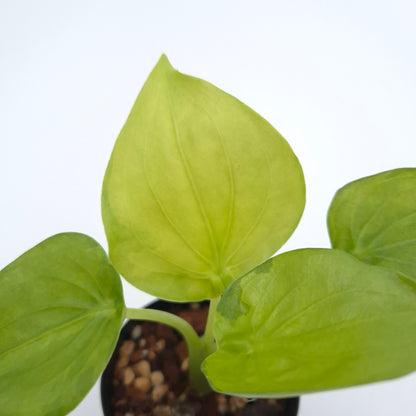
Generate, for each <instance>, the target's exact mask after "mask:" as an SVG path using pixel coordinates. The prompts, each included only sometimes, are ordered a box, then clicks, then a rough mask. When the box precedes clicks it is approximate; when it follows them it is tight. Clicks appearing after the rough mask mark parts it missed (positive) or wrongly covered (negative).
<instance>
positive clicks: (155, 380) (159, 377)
mask: <svg viewBox="0 0 416 416" xmlns="http://www.w3.org/2000/svg"><path fill="white" fill-rule="evenodd" d="M150 380H152V384H153V385H154V386H160V385H161V384H163V382H164V381H165V376H164V375H163V373H162V372H161V371H159V370H157V371H153V373H152V374H150Z"/></svg>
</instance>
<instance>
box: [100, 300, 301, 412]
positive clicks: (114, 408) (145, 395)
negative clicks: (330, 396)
mask: <svg viewBox="0 0 416 416" xmlns="http://www.w3.org/2000/svg"><path fill="white" fill-rule="evenodd" d="M158 303H159V304H160V302H158ZM166 304H167V303H166ZM167 305H169V309H168V311H169V312H172V313H175V314H177V315H179V316H181V317H182V318H184V319H185V320H186V321H188V322H189V323H190V324H191V325H192V326H193V327H194V328H195V330H196V331H197V332H198V333H199V334H202V332H203V330H204V328H205V322H206V318H207V313H208V305H207V303H202V304H200V303H191V304H167ZM157 309H159V308H157ZM164 309H165V310H166V308H164ZM188 366H189V361H188V350H187V346H186V343H185V341H184V340H183V338H182V336H181V335H180V334H179V333H178V332H176V331H175V330H173V329H171V328H170V327H168V326H166V325H163V324H159V323H153V322H143V321H129V322H128V323H127V324H126V326H125V327H124V328H123V330H122V334H121V336H120V340H119V343H118V345H117V348H116V350H115V352H114V354H113V357H112V358H111V360H110V363H109V364H108V366H107V368H106V370H105V372H104V375H103V379H102V395H103V407H104V412H105V415H106V416H110V415H111V416H217V415H218V416H219V415H222V416H254V415H258V416H295V415H296V414H297V407H298V399H297V398H293V399H261V400H260V399H259V400H247V399H244V398H241V397H232V396H226V395H224V394H219V393H211V394H209V395H207V396H204V397H202V398H201V397H198V396H197V395H195V394H194V393H193V392H192V390H191V389H190V388H189V386H188V373H187V370H188Z"/></svg>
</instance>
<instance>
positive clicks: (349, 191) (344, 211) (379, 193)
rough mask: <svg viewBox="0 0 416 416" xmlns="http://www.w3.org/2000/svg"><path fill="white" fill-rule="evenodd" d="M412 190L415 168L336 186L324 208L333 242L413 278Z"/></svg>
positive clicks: (415, 224)
mask: <svg viewBox="0 0 416 416" xmlns="http://www.w3.org/2000/svg"><path fill="white" fill-rule="evenodd" d="M415 191H416V169H414V168H403V169H396V170H391V171H386V172H382V173H379V174H377V175H373V176H369V177H366V178H362V179H359V180H357V181H354V182H351V183H349V184H347V185H346V186H344V187H343V188H341V189H340V190H339V191H338V192H337V193H336V195H335V197H334V199H333V201H332V203H331V206H330V209H329V212H328V229H329V234H330V238H331V242H332V245H333V247H334V248H339V249H342V250H345V251H348V252H350V253H351V254H353V255H354V256H356V257H357V258H359V259H360V260H362V261H364V262H366V263H369V264H374V265H378V266H383V267H386V268H389V269H392V270H396V271H397V272H400V273H401V274H403V275H405V276H406V277H407V278H410V279H413V280H414V281H416V261H415V259H416V192H415Z"/></svg>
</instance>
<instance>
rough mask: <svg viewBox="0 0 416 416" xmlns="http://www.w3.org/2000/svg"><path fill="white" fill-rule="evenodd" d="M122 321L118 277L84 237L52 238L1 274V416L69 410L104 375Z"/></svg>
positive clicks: (55, 413)
mask: <svg viewBox="0 0 416 416" xmlns="http://www.w3.org/2000/svg"><path fill="white" fill-rule="evenodd" d="M123 317H124V301H123V294H122V288H121V282H120V278H119V276H118V274H117V272H116V271H115V269H114V268H113V267H112V266H111V264H110V263H109V260H108V258H107V256H106V254H105V252H104V251H103V249H102V248H101V247H100V246H99V245H98V243H97V242H95V241H94V240H93V239H91V238H90V237H87V236H85V235H82V234H76V233H65V234H58V235H55V236H53V237H51V238H49V239H47V240H45V241H43V242H42V243H40V244H39V245H37V246H36V247H34V248H32V249H31V250H29V251H27V252H26V253H24V254H23V255H22V256H21V257H19V258H18V259H17V260H15V261H14V262H13V263H11V264H10V265H9V266H7V267H6V268H5V269H3V270H2V271H0V409H1V410H0V413H1V415H2V416H20V415H21V416H23V415H24V416H28V415H30V416H60V415H65V414H67V413H68V412H69V411H70V410H72V409H73V408H74V407H75V406H76V405H77V404H78V403H79V402H80V401H81V399H82V398H83V397H84V396H85V395H86V394H87V392H88V391H89V389H90V388H91V387H92V386H93V384H94V383H95V381H96V380H97V378H98V376H99V375H100V373H101V372H102V370H103V369H104V367H105V365H106V363H107V361H108V359H109V358H110V356H111V353H112V351H113V349H114V347H115V343H116V341H117V338H118V334H119V330H120V327H121V324H122V320H123Z"/></svg>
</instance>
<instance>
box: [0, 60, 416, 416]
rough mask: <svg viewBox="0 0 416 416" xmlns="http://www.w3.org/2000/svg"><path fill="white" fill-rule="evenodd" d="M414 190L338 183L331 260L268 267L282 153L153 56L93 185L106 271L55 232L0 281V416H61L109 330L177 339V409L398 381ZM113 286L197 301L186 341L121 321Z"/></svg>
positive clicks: (290, 165)
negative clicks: (200, 325) (203, 307)
mask: <svg viewBox="0 0 416 416" xmlns="http://www.w3.org/2000/svg"><path fill="white" fill-rule="evenodd" d="M415 189H416V169H412V168H404V169H397V170H393V171H388V172H383V173H380V174H377V175H374V176H371V177H367V178H363V179H360V180H357V181H355V182H352V183H350V184H348V185H346V186H345V187H343V188H342V189H341V190H340V191H338V192H337V194H336V195H335V197H334V200H333V202H332V204H331V207H330V209H329V213H328V229H329V233H330V237H331V242H332V247H333V248H332V249H301V250H295V251H291V252H287V253H283V254H279V255H278V256H275V257H273V258H270V256H272V255H273V254H274V253H275V252H276V251H277V250H278V249H279V248H280V247H281V246H282V244H283V243H284V242H285V241H286V240H287V239H288V238H289V236H290V235H291V233H292V232H293V230H294V229H295V227H296V226H297V224H298V222H299V220H300V217H301V215H302V212H303V208H304V202H305V186H304V180H303V174H302V169H301V167H300V164H299V162H298V160H297V158H296V156H295V155H294V153H293V152H292V150H291V148H290V147H289V145H288V144H287V142H286V141H285V140H284V139H283V137H282V136H280V134H279V133H278V132H277V131H276V130H275V129H274V128H273V127H272V126H270V125H269V124H268V123H267V122H266V121H265V120H264V119H262V118H261V117H260V116H259V115H258V114H257V113H255V112H254V111H252V110H251V109H249V108H248V107H246V106H245V105H244V104H242V103H241V102H239V101H238V100H237V99H235V98H234V97H232V96H230V95H228V94H226V93H224V92H223V91H221V90H219V89H217V88H216V87H214V86H213V85H211V84H209V83H207V82H205V81H202V80H200V79H197V78H193V77H190V76H186V75H183V74H181V73H179V72H177V71H175V70H174V69H173V68H172V67H171V65H170V63H169V61H168V60H167V58H166V57H165V56H162V57H161V59H160V61H159V62H158V64H157V65H156V67H155V68H154V70H153V71H152V73H151V75H150V76H149V78H148V80H147V81H146V83H145V85H144V87H143V89H142V91H141V93H140V94H139V97H138V99H137V101H136V103H135V104H134V106H133V109H132V111H131V114H130V116H129V118H128V120H127V122H126V124H125V126H124V128H123V129H122V131H121V133H120V136H119V138H118V140H117V142H116V145H115V148H114V150H113V153H112V156H111V159H110V162H109V165H108V168H107V171H106V174H105V178H104V184H103V194H102V214H103V221H104V226H105V231H106V235H107V239H108V243H109V257H107V254H106V253H105V251H104V250H103V249H102V248H101V247H100V246H99V244H98V243H97V242H95V241H94V240H93V239H92V238H90V237H88V236H86V235H83V234H78V233H63V234H58V235H55V236H53V237H50V238H49V239H47V240H45V241H43V242H41V243H40V244H39V245H37V246H35V247H34V248H32V249H31V250H29V251H27V252H26V253H24V254H23V255H22V256H21V257H19V258H18V259H17V260H15V261H14V262H12V263H11V264H10V265H9V266H7V267H6V268H5V269H3V270H2V271H1V272H0V285H1V288H2V289H1V291H0V408H1V409H2V414H4V415H14V416H15V415H27V414H30V415H34V416H36V415H64V414H66V413H68V412H69V411H70V410H71V409H73V408H74V407H75V406H76V405H77V404H78V403H79V401H80V400H81V399H82V397H83V396H84V395H85V394H86V393H87V392H88V390H89V389H90V388H91V386H92V385H93V383H94V382H95V381H96V379H97V378H98V376H99V375H100V373H101V372H102V371H103V369H104V367H105V366H106V364H107V362H108V360H109V358H110V356H111V354H112V352H113V350H114V348H115V346H116V343H117V339H118V335H119V332H120V328H121V325H122V323H123V321H124V319H125V318H130V319H139V320H141V321H157V322H160V323H163V324H166V325H168V326H170V327H173V328H174V329H176V330H178V331H179V332H180V333H181V334H182V336H183V337H184V339H185V340H186V342H187V346H188V350H189V364H188V365H189V372H188V374H189V382H190V385H191V389H190V391H191V390H192V391H193V392H194V393H193V394H194V395H195V396H198V395H199V396H201V397H203V396H204V395H206V394H207V393H209V392H210V391H212V389H213V390H215V391H217V392H220V393H227V394H231V395H233V396H238V397H246V398H272V399H273V398H279V397H291V396H297V395H299V394H304V393H308V392H314V391H320V390H327V389H334V388H341V387H346V386H351V385H357V384H363V383H369V382H374V381H378V380H384V379H390V378H393V377H398V376H401V375H404V374H407V373H409V372H412V371H413V370H414V369H415V368H416V352H415V349H414V345H415V339H414V337H415V335H413V334H416V331H415V327H416V314H415V309H416V292H415V288H416V286H415V279H416V266H415V258H416V256H415V254H416V243H415V241H416V193H415ZM120 274H121V275H122V276H123V277H124V278H125V279H127V280H128V281H129V282H130V283H132V284H133V285H135V286H136V287H138V288H140V289H142V290H144V291H146V292H148V293H151V294H153V295H156V296H158V297H160V298H162V299H165V300H169V301H173V302H198V301H202V300H209V312H207V315H208V318H207V323H206V327H205V329H204V330H203V335H202V336H199V335H198V334H197V332H196V331H195V330H194V329H193V328H192V326H191V325H190V324H189V323H188V322H187V321H186V320H184V319H182V318H180V317H177V316H175V315H174V314H171V313H168V312H165V311H160V310H158V309H132V308H126V306H125V304H124V300H123V294H122V288H121V281H120V277H119V275H120ZM193 305H195V303H193ZM140 331H142V329H140V330H136V335H137V333H138V332H140ZM133 335H134V334H133ZM139 335H140V334H139ZM136 338H137V339H139V338H140V336H138V337H136ZM125 345H127V346H126V347H125V349H127V350H128V349H132V344H131V343H130V344H125ZM133 347H134V346H133ZM133 350H134V348H133ZM133 350H132V351H131V353H132V352H133ZM141 361H143V360H139V361H138V363H140V362H141ZM140 365H141V366H142V367H143V368H142V369H141V370H139V369H137V371H136V372H135V371H134V370H133V374H132V372H131V371H126V373H125V374H123V377H126V378H127V377H130V378H131V380H130V382H131V383H132V384H133V385H134V383H136V384H140V383H142V384H143V383H146V381H145V380H144V379H146V377H147V378H149V377H150V378H152V374H151V373H152V371H151V373H150V375H149V373H148V370H149V368H147V369H144V367H145V366H146V364H143V363H142V364H140ZM150 370H152V368H150ZM143 373H145V374H143ZM153 377H159V381H160V377H161V376H160V375H159V374H158V375H157V376H155V375H153ZM139 378H141V381H140V382H136V379H139ZM153 381H154V380H153ZM127 384H129V383H127ZM162 384H163V383H162ZM158 385H161V384H160V383H153V387H152V389H153V390H151V391H154V389H155V386H158ZM164 389H165V388H164ZM158 390H160V389H158ZM148 391H150V389H149V390H148ZM163 394H167V392H166V391H165V392H164V393H163ZM166 400H167V399H166ZM155 401H157V400H155ZM165 410H166V409H165ZM217 410H218V409H217ZM220 410H221V409H219V410H218V411H220ZM166 411H168V410H166Z"/></svg>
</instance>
